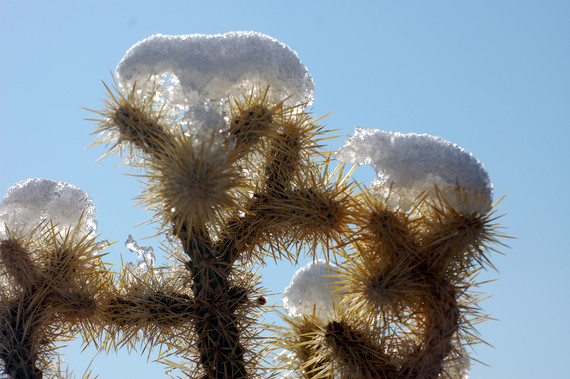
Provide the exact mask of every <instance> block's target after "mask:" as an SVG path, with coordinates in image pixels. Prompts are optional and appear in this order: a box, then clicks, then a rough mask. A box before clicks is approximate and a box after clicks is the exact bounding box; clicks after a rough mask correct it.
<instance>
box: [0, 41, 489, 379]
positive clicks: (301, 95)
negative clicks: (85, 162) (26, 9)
mask: <svg viewBox="0 0 570 379" xmlns="http://www.w3.org/2000/svg"><path fill="white" fill-rule="evenodd" d="M116 74H117V80H116V83H115V87H114V88H109V87H107V90H108V95H109V96H108V99H107V100H106V101H105V107H104V109H103V110H100V111H96V113H97V114H98V118H97V119H96V120H95V121H96V122H97V125H98V126H97V130H96V132H95V134H97V135H98V139H97V141H96V143H95V144H107V146H109V150H108V154H109V153H118V154H122V155H123V156H124V158H125V163H126V164H127V165H130V166H132V167H134V168H135V169H136V170H137V171H138V173H139V175H140V176H141V178H142V180H143V182H144V183H145V188H144V189H143V191H142V194H141V196H140V201H141V203H142V204H144V205H145V206H146V207H147V208H148V209H149V210H151V211H152V212H153V213H154V220H155V221H156V222H157V223H158V225H159V227H160V228H161V230H162V231H163V232H164V234H165V235H167V236H168V237H169V240H170V241H171V243H170V244H169V246H170V251H171V258H172V259H171V261H172V262H173V265H172V266H171V267H154V266H153V265H152V264H145V262H144V260H142V261H141V262H140V263H141V264H140V265H138V266H135V265H127V266H125V267H124V268H123V272H122V273H121V274H117V275H113V274H111V273H109V271H108V270H107V269H106V268H105V266H104V265H102V264H101V263H100V257H99V255H98V254H97V253H95V251H96V250H97V247H98V246H99V245H98V244H96V243H95V242H94V241H95V239H94V238H93V235H92V234H91V232H89V233H87V234H85V232H84V229H85V225H86V220H85V219H83V220H81V222H79V220H76V221H75V225H76V227H75V229H69V228H67V229H66V226H65V222H61V220H60V219H57V218H56V217H55V216H54V214H50V215H46V216H42V217H43V218H44V219H46V220H51V221H44V224H42V222H35V224H34V222H31V223H30V222H26V225H28V224H29V225H32V226H31V229H29V230H30V231H29V232H27V234H26V233H23V234H19V235H18V236H17V237H16V235H15V234H13V230H14V231H16V230H18V232H19V230H20V229H21V230H22V231H23V230H28V229H25V228H20V229H18V228H14V229H12V226H9V225H8V223H6V224H7V225H8V227H7V228H5V229H6V232H5V233H4V235H3V236H2V238H3V240H2V241H1V243H0V259H1V262H0V263H1V264H2V267H3V268H2V270H3V271H2V277H3V285H5V286H6V288H8V291H6V295H5V296H4V297H3V298H2V304H3V308H2V309H3V310H2V312H3V316H2V317H3V319H2V320H1V324H0V326H1V327H2V328H1V329H2V334H1V335H0V337H1V338H2V348H3V350H2V351H0V354H1V356H0V358H1V359H2V361H3V362H4V371H5V372H6V373H7V374H8V375H10V376H12V377H17V378H19V377H34V378H35V377H41V376H42V371H46V370H47V368H48V366H49V362H48V361H49V359H51V358H50V357H52V356H50V355H49V354H47V352H48V350H50V349H52V348H53V347H54V346H55V345H54V344H55V342H56V341H58V340H66V339H67V338H71V337H73V336H75V334H76V333H77V332H83V335H82V337H83V338H84V339H85V341H86V343H91V342H94V343H96V344H97V345H98V346H99V347H100V348H101V349H106V350H113V349H119V348H122V347H127V348H129V349H142V350H143V351H145V350H148V351H150V350H153V349H158V351H159V352H160V354H159V355H160V358H159V360H161V361H162V362H163V363H165V364H166V365H167V366H168V369H169V370H171V369H178V370H179V371H178V372H179V373H180V374H181V375H184V376H189V377H200V378H253V377H262V376H268V375H269V376H273V375H277V374H278V373H279V372H281V370H282V369H283V367H282V366H281V367H279V368H275V369H274V370H273V371H271V370H268V369H267V368H265V367H262V365H263V363H264V362H265V363H266V361H267V360H266V359H265V355H264V354H266V353H267V351H269V350H270V349H269V350H268V349H262V348H260V343H269V342H270V341H268V340H264V339H262V338H261V337H260V333H261V331H262V330H263V328H264V327H263V326H262V325H260V324H259V322H258V319H259V316H260V314H261V313H262V312H263V311H264V310H265V308H267V306H266V299H265V297H264V292H263V290H262V289H261V286H260V280H261V279H260V278H259V277H258V276H257V275H256V274H255V267H256V265H259V264H262V263H264V262H265V261H267V260H275V261H277V260H281V259H285V260H288V261H290V262H292V263H293V262H297V260H298V258H299V255H300V253H301V252H302V251H308V252H309V253H310V254H312V255H313V257H314V263H313V264H312V265H310V266H309V267H306V268H304V269H303V270H302V271H301V272H300V273H298V274H297V275H296V277H295V279H294V281H293V283H292V284H291V285H290V286H289V287H288V288H287V290H286V309H287V311H288V312H289V316H286V321H287V322H288V324H289V325H290V328H289V329H288V331H285V332H283V333H281V336H280V337H279V338H278V339H277V341H275V340H272V341H271V342H273V343H275V345H274V347H273V349H275V348H276V347H275V346H277V348H279V347H282V348H284V349H285V351H286V352H287V353H286V354H282V356H287V357H288V358H287V359H286V361H287V367H286V369H287V370H289V371H288V372H289V374H290V375H297V376H299V377H305V378H325V377H326V378H437V377H440V376H445V375H447V376H448V377H456V376H457V375H463V372H465V369H464V368H463V367H462V366H461V365H460V363H461V362H464V361H465V360H466V359H467V355H466V353H465V349H464V347H465V345H466V344H470V343H472V342H473V336H474V332H473V331H472V329H470V326H471V324H473V323H474V322H476V321H477V317H478V313H477V309H478V308H477V307H476V301H477V299H476V297H475V296H474V295H470V294H469V292H468V290H469V288H470V287H471V286H473V285H474V283H472V279H473V278H474V276H475V274H476V273H477V271H478V270H480V269H481V268H482V267H484V265H490V263H489V261H488V257H487V255H486V251H487V250H489V249H491V248H490V245H491V244H493V243H496V242H498V241H497V237H498V236H499V235H498V234H497V232H496V228H495V226H494V224H493V220H494V216H493V214H494V208H493V207H492V206H491V200H492V185H491V182H490V180H489V178H488V176H487V174H486V172H485V170H484V168H483V166H482V165H481V164H480V163H479V162H478V161H477V160H475V158H473V157H472V155H471V154H470V153H468V152H466V151H464V150H462V149H460V148H459V147H457V146H455V145H452V144H450V143H448V142H445V141H443V140H440V139H436V138H434V137H429V136H417V135H399V134H394V133H388V132H381V131H364V130H357V133H356V134H355V136H354V137H352V138H351V139H350V140H349V141H348V142H347V144H346V145H345V147H344V148H343V149H342V150H341V151H340V152H339V153H337V155H336V158H337V159H338V160H340V161H342V162H345V163H372V165H373V166H374V168H375V169H376V170H377V172H378V178H377V180H376V181H375V182H374V183H373V185H372V186H371V188H370V189H368V190H360V189H361V188H362V187H361V186H359V185H357V184H356V183H354V182H353V181H351V180H350V174H351V171H349V172H348V173H346V172H344V169H343V167H344V164H345V163H341V164H340V165H338V166H337V167H336V168H332V167H331V161H332V158H333V156H332V154H331V153H327V152H326V151H324V150H323V147H322V145H321V144H322V141H323V140H324V139H325V138H328V137H327V136H326V134H325V131H324V127H323V126H322V125H320V124H319V122H320V119H319V118H316V117H314V116H313V115H312V114H311V113H310V111H309V109H308V108H307V107H308V106H309V105H310V103H311V101H312V99H313V82H312V79H311V77H310V75H309V74H308V72H307V69H306V67H305V66H304V65H303V64H302V63H301V61H300V60H299V58H298V56H297V54H296V53H295V52H294V51H292V50H291V49H289V48H288V47H287V46H285V45H283V44H281V43H280V42H278V41H276V40H274V39H272V38H270V37H268V36H265V35H262V34H258V33H251V32H249V33H244V32H237V33H228V34H224V35H215V36H204V35H189V36H163V35H156V36H152V37H150V38H148V39H146V40H144V41H141V42H139V43H138V44H136V45H134V46H133V47H132V48H131V49H130V50H129V51H128V52H127V54H126V55H125V57H124V58H123V60H122V61H121V62H120V63H119V65H118V67H117V71H116ZM8 197H9V196H8ZM86 213H89V212H86ZM22 215H23V213H22ZM0 216H1V214H0ZM10 217H12V216H10ZM14 217H15V218H14V219H16V220H21V219H22V218H21V215H20V216H18V215H15V216H14ZM19 217H20V218H19ZM40 221H41V220H40ZM36 224H37V225H40V226H34V225H36ZM87 224H88V223H87ZM42 225H48V226H43V229H42ZM92 229H93V228H92ZM65 230H67V232H66V231H65ZM48 242H49V243H51V244H52V245H51V247H45V246H46V245H47V244H48ZM127 244H128V246H130V249H131V250H135V251H142V250H141V248H139V247H138V246H136V244H135V243H134V242H133V241H132V240H131V239H129V241H127ZM321 252H323V254H324V260H319V259H318V256H319V254H320V253H321ZM141 255H144V254H142V253H141ZM51 262H54V263H51ZM147 263H150V262H147ZM335 263H336V264H335ZM70 267H71V268H72V271H69V270H71V269H70ZM323 273H324V274H325V275H324V276H323ZM56 277H57V278H63V279H64V280H62V281H61V283H59V282H58V283H55V279H54V278H56ZM56 284H57V285H56ZM38 289H41V291H38ZM74 291H75V292H74ZM66 296H67V297H66ZM62 299H66V300H65V304H63V303H62ZM70 308H73V309H70ZM22 322H23V324H22ZM85 325H89V328H87V327H85ZM22 341H24V342H25V343H23V342H22ZM22 346H24V347H22ZM51 360H52V361H53V359H51ZM268 373H269V374H268Z"/></svg>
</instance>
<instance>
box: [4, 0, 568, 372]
mask: <svg viewBox="0 0 570 379" xmlns="http://www.w3.org/2000/svg"><path fill="white" fill-rule="evenodd" d="M0 9H1V11H0V114H1V118H0V128H1V139H0V147H1V148H0V164H1V167H2V170H1V175H0V193H3V192H5V191H6V190H7V189H8V188H9V187H10V186H11V185H13V184H15V183H16V182H18V181H20V180H23V179H26V178H32V177H44V178H49V179H54V180H61V181H66V182H69V183H72V184H75V185H77V186H79V187H81V188H82V189H83V190H85V191H86V192H87V193H89V194H90V195H91V197H92V198H93V200H94V202H95V204H96V206H97V219H98V221H99V232H100V233H101V234H102V238H105V239H108V240H110V241H119V242H120V243H119V244H116V245H115V246H113V247H112V248H111V249H110V251H109V253H110V254H109V258H108V260H109V261H111V262H115V263H119V262H120V254H123V255H124V257H125V259H126V260H134V258H135V257H132V256H131V255H129V253H128V252H127V250H126V249H125V248H124V247H123V244H122V243H123V242H124V241H125V240H126V238H127V236H128V234H133V235H134V237H135V238H136V239H137V240H139V242H140V243H141V244H147V245H153V244H155V243H156V242H155V241H154V240H152V239H149V240H142V238H144V237H148V236H151V235H152V234H154V230H153V229H152V227H149V226H142V227H135V225H137V224H139V223H141V222H143V221H145V220H147V219H148V218H149V217H150V214H147V213H145V212H144V211H143V210H142V209H141V208H140V207H135V206H134V204H135V201H134V200H132V199H133V198H134V197H135V196H136V195H137V194H138V191H139V188H140V185H139V183H138V182H137V180H136V178H134V177H132V176H127V175H125V174H127V173H129V170H128V169H126V168H121V167H119V165H118V162H116V161H115V160H114V159H113V158H107V159H105V160H103V161H101V162H98V163H96V162H95V161H96V159H97V158H98V157H99V156H100V155H102V154H103V152H104V150H103V149H102V148H92V149H87V150H86V149H85V147H86V146H88V145H89V144H90V143H91V142H92V141H93V139H92V137H91V136H90V135H89V134H90V133H91V132H92V131H93V128H94V125H93V124H92V123H90V122H88V121H85V120H84V119H85V118H87V117H90V115H89V113H88V112H87V111H85V110H84V109H82V107H85V108H92V109H98V108H100V101H99V99H101V98H103V97H104V96H105V91H104V87H103V85H102V84H101V81H102V80H105V81H107V82H110V81H111V80H112V79H111V75H110V70H113V69H114V67H115V65H116V64H117V63H118V62H119V60H120V59H121V57H122V56H123V54H124V53H125V51H126V50H127V49H128V48H129V47H130V46H132V45H133V44H134V43H136V42H137V41H139V40H141V39H143V38H146V37H148V36H150V35H152V34H155V33H163V34H191V33H223V32H228V31H232V30H254V31H258V32H262V33H266V34H269V35H271V36H273V37H275V38H277V39H279V40H280V41H282V42H284V43H286V44H287V45H289V46H290V47H291V48H292V49H294V50H296V51H297V52H298V54H299V56H300V58H301V60H302V61H303V63H304V64H305V65H307V67H308V68H309V72H310V73H311V75H312V76H313V78H314V80H315V84H316V89H315V98H316V99H315V103H314V106H313V110H314V112H315V113H316V114H318V115H323V114H326V113H329V112H332V114H331V115H329V116H328V117H327V118H326V119H325V120H326V123H327V124H328V126H329V127H330V128H331V129H337V128H340V129H341V132H340V134H342V135H343V136H346V135H348V134H351V133H352V132H353V131H354V127H355V126H361V127H365V128H379V129H385V130H392V131H399V132H417V133H428V134H432V135H436V136H439V137H442V138H444V139H447V140H449V141H452V142H454V143H457V144H458V145H460V146H462V147H464V148H466V149H468V150H470V151H471V152H472V153H473V154H474V155H475V156H476V157H477V158H478V159H479V160H481V161H482V162H483V163H484V164H485V166H486V167H487V170H488V172H489V174H490V176H491V178H492V179H493V181H494V184H495V194H496V197H497V198H499V197H501V196H503V195H506V198H505V199H504V200H503V201H502V203H501V206H500V211H501V213H505V214H506V215H505V216H504V217H503V218H502V219H501V223H502V224H503V225H504V226H506V227H507V228H508V230H506V232H507V233H508V234H509V235H511V236H513V237H516V238H517V239H514V240H509V241H506V242H507V243H508V244H509V245H510V246H511V248H510V249H504V253H505V255H495V256H493V257H492V258H493V262H494V263H495V265H496V267H497V268H498V270H499V272H498V273H497V272H489V273H486V274H484V275H483V278H482V279H493V278H496V279H498V280H497V281H495V282H493V283H489V284H485V285H484V286H482V288H481V291H482V292H485V293H487V294H489V295H492V297H491V298H490V299H489V300H486V301H485V302H484V303H483V304H482V305H483V307H484V309H485V311H486V312H487V313H489V314H490V315H491V316H492V317H494V318H496V319H498V320H499V321H490V322H487V323H484V324H482V325H480V326H479V327H478V330H479V332H480V333H481V335H482V337H483V338H484V339H485V340H486V341H487V342H488V343H489V344H491V345H493V346H494V348H492V347H490V346H485V345H480V346H478V348H477V354H476V355H475V358H476V359H478V360H481V361H483V362H485V363H486V364H488V365H489V367H487V366H484V365H481V364H477V363H476V364H475V365H474V366H473V368H472V375H471V377H472V378H486V379H494V378H496V379H499V378H501V379H508V378H519V379H520V378H563V377H565V375H567V371H568V368H567V365H566V360H567V353H568V345H567V344H568V341H569V340H570V327H569V326H568V321H569V317H570V316H569V311H570V285H569V284H568V278H567V269H568V267H569V266H570V257H569V256H570V248H569V247H568V244H567V241H566V240H565V238H566V236H567V235H568V233H569V232H570V229H569V227H568V223H567V217H568V214H569V213H570V202H569V201H568V192H569V191H568V188H569V185H570V175H569V168H568V166H569V163H570V149H569V148H568V140H569V138H570V131H569V130H570V22H568V20H569V19H570V2H568V1H566V0H561V1H554V0H545V1H541V2H537V1H526V0H516V1H515V0H512V1H508V0H504V1H503V0H500V1H497V0H494V1H490V0H489V1H486V0H481V1H471V2H467V1H443V0H433V1H384V0H379V1H351V2H341V1H330V0H329V1H296V0H293V1H291V0H290V1H231V2H230V1H209V2H206V1H202V2H196V1H191V0H186V1H167V0H165V1H163V2H161V3H160V6H159V5H158V3H157V2H149V1H142V0H139V1H116V0H115V1H108V0H99V1H73V2H71V1H51V2H43V1H20V2H16V1H2V2H1V7H0ZM342 140H343V139H342V138H341V139H338V140H334V141H332V142H331V143H330V148H331V149H337V148H338V147H340V146H341V144H342ZM356 179H358V180H361V181H363V182H365V183H369V182H370V180H371V179H372V170H371V169H370V168H365V167H362V168H361V169H359V172H358V173H357V175H356ZM155 246H156V247H157V249H158V244H156V245H155ZM294 270H295V269H294V268H290V267H288V264H287V263H281V264H280V265H279V266H278V267H275V266H273V265H270V266H269V267H268V268H267V271H266V273H267V275H266V278H267V279H266V281H265V282H264V284H265V286H266V287H267V288H269V289H270V290H271V291H273V292H275V291H282V290H283V288H284V287H285V286H286V285H287V283H288V281H289V278H290V277H291V275H292V274H293V272H294ZM77 350H78V347H77V345H73V346H71V347H70V348H67V349H66V350H64V351H65V352H72V353H73V354H72V355H71V357H70V358H69V360H68V363H69V366H70V368H71V369H72V370H74V371H75V372H76V373H77V374H81V373H82V372H83V369H84V367H85V366H86V365H87V364H88V363H89V361H90V360H91V355H92V352H91V351H87V352H86V353H85V354H83V355H79V354H77V353H76V351H77ZM92 369H93V371H94V373H99V374H100V377H101V378H103V379H106V378H157V377H162V376H163V374H162V369H161V367H160V366H157V365H153V364H149V365H147V364H146V361H145V359H144V358H138V356H136V355H132V356H128V355H126V354H125V353H121V354H119V355H114V354H111V355H109V356H105V355H100V356H98V357H97V358H96V359H95V360H94V362H93V365H92Z"/></svg>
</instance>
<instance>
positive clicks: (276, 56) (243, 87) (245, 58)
mask: <svg viewBox="0 0 570 379" xmlns="http://www.w3.org/2000/svg"><path fill="white" fill-rule="evenodd" d="M116 75H117V77H118V79H119V84H120V85H121V86H122V87H129V86H132V84H133V83H134V82H137V86H141V85H142V84H143V83H145V82H147V81H148V80H149V78H150V79H158V80H159V81H160V80H161V79H166V80H168V81H169V82H170V84H172V85H170V86H165V89H164V91H163V92H162V93H160V95H161V96H162V97H163V98H164V99H165V100H166V101H167V102H168V103H169V104H170V105H172V106H174V107H177V108H178V109H179V110H181V111H183V112H186V115H185V117H186V119H187V120H188V121H189V122H191V123H200V122H202V121H204V120H202V119H204V118H205V119H206V120H205V121H208V122H212V119H215V115H212V112H214V113H217V109H216V108H217V107H218V106H219V103H220V102H224V101H225V100H227V98H228V97H237V96H240V95H243V94H244V93H246V94H249V93H250V92H251V90H252V89H253V88H254V87H256V88H260V89H262V90H265V88H266V87H267V86H270V91H269V96H270V98H271V99H274V100H275V101H282V100H285V99H287V100H286V104H288V105H297V104H301V103H311V102H312V100H313V89H314V84H313V79H312V78H311V76H310V75H309V73H308V71H307V68H306V67H305V66H304V65H303V64H302V63H301V60H300V59H299V56H298V55H297V53H296V52H295V51H293V50H291V49H290V48H289V47H287V46H286V45H285V44H283V43H281V42H279V41H278V40H276V39H274V38H272V37H269V36H267V35H264V34H261V33H255V32H230V33H226V34H217V35H203V34H191V35H180V36H172V35H162V34H156V35H153V36H151V37H149V38H147V39H144V40H142V41H140V42H138V43H136V44H135V45H133V46H132V47H131V48H130V49H129V50H128V51H127V53H126V54H125V56H124V57H123V59H122V60H121V61H120V62H119V65H118V66H117V69H116Z"/></svg>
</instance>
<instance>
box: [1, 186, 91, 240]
mask: <svg viewBox="0 0 570 379" xmlns="http://www.w3.org/2000/svg"><path fill="white" fill-rule="evenodd" d="M82 216H83V219H82V223H81V228H80V229H79V230H78V233H77V234H76V237H78V238H82V237H84V236H86V235H88V234H89V233H93V237H94V234H95V232H96V231H97V221H96V220H95V206H94V205H93V201H92V200H91V197H89V196H88V195H87V194H86V193H85V192H84V191H82V190H81V189H80V188H79V187H76V186H74V185H72V184H67V183H63V182H59V181H55V180H49V179H28V180H24V181H21V182H19V183H16V184H15V185H14V186H12V187H10V188H9V189H8V191H7V192H6V194H5V195H4V198H3V199H2V201H1V202H0V237H1V238H5V237H6V232H7V229H9V230H10V232H11V233H12V234H13V235H16V236H25V235H26V234H28V233H29V232H31V231H32V230H33V229H35V228H36V227H38V226H39V225H40V224H41V223H42V222H44V221H46V220H51V222H53V224H54V225H55V227H56V229H57V230H60V231H62V232H66V231H67V230H69V229H72V230H73V229H74V228H75V227H76V226H77V224H78V223H79V220H80V218H81V217H82Z"/></svg>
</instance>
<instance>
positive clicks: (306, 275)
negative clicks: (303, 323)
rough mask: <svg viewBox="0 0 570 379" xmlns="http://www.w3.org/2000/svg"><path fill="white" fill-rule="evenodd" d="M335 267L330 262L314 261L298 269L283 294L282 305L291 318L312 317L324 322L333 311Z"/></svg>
mask: <svg viewBox="0 0 570 379" xmlns="http://www.w3.org/2000/svg"><path fill="white" fill-rule="evenodd" d="M336 268H337V266H336V265H335V264H334V263H332V262H328V263H327V262H326V261H324V260H321V259H319V260H316V261H315V262H311V263H309V264H308V265H306V266H304V267H302V268H300V269H299V270H298V271H297V272H296V273H295V275H294V276H293V278H292V279H291V283H289V286H288V287H287V288H285V291H284V292H283V305H284V307H285V309H286V310H287V313H289V314H290V315H291V316H300V315H313V312H314V315H315V316H316V317H318V318H320V319H322V320H326V319H327V318H328V317H329V316H330V314H331V312H332V309H333V300H332V291H333V289H332V288H331V287H330V286H331V284H332V283H334V282H337V281H338V278H335V277H331V276H326V275H334V274H335V273H336V272H335V269H336Z"/></svg>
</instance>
